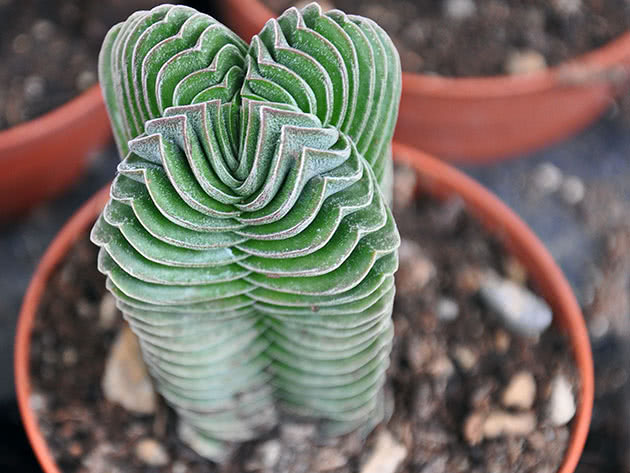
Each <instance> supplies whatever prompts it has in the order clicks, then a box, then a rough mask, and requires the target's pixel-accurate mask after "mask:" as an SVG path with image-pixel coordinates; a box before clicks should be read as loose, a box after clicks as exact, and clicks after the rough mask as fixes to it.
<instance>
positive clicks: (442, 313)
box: [435, 297, 459, 322]
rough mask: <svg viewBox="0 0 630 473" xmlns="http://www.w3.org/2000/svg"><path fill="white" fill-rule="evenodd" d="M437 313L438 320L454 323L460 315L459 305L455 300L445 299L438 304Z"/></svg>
mask: <svg viewBox="0 0 630 473" xmlns="http://www.w3.org/2000/svg"><path fill="white" fill-rule="evenodd" d="M435 311H436V312H437V316H438V319H440V320H442V321H444V322H452V321H453V320H455V319H456V318H457V316H458V315H459V305H458V304H457V302H455V301H454V300H453V299H450V298H448V297H443V298H441V299H440V300H439V301H438V302H437V306H436V308H435Z"/></svg>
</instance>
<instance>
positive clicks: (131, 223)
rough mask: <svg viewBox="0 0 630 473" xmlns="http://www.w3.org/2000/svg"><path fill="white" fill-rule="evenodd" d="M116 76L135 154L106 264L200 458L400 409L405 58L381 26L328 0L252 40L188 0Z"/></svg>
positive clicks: (120, 191)
mask: <svg viewBox="0 0 630 473" xmlns="http://www.w3.org/2000/svg"><path fill="white" fill-rule="evenodd" d="M100 79H101V83H102V85H103V88H104V94H105V97H106V102H107V106H108V111H109V114H110V118H111V121H112V125H113V128H114V132H115V136H116V141H117V143H118V147H119V150H120V152H121V155H123V156H124V160H123V161H122V162H121V163H120V165H119V167H118V176H117V177H116V179H115V180H114V182H113V184H112V188H111V199H110V201H109V202H108V204H107V206H106V207H105V210H104V211H103V214H102V215H101V217H100V218H99V220H98V221H97V223H96V225H95V227H94V229H93V232H92V239H93V241H94V242H95V243H96V244H98V245H99V246H101V251H100V253H99V262H98V263H99V269H100V270H101V271H102V272H103V273H105V274H106V275H107V287H108V289H109V290H110V291H111V292H112V293H113V294H114V295H115V297H116V299H117V303H118V306H119V307H120V309H121V310H122V312H123V314H124V316H125V318H126V319H127V320H128V321H129V324H130V325H131V327H132V329H133V330H134V332H135V333H136V334H137V335H138V337H139V340H140V344H141V347H142V351H143V356H144V358H145V361H146V362H147V365H148V367H149V369H150V372H151V374H152V376H153V378H154V380H155V383H156V385H157V388H158V390H159V391H160V393H161V394H162V395H163V396H164V398H165V399H166V400H167V401H168V402H169V403H170V404H171V405H172V406H173V407H174V408H175V409H176V411H177V412H178V414H179V416H180V420H181V422H180V434H181V436H182V437H183V438H184V440H186V441H187V442H188V443H189V444H191V446H193V448H195V449H196V450H197V451H199V452H200V453H201V454H203V455H205V456H207V457H210V458H214V459H222V458H223V457H224V455H225V454H226V453H227V451H228V448H227V447H228V446H230V445H231V444H233V443H235V442H240V441H244V440H248V439H252V438H255V437H257V436H259V435H261V434H262V433H264V432H266V431H268V430H269V429H271V428H273V427H274V426H275V424H276V423H277V419H278V416H279V415H280V414H283V415H291V416H296V417H299V418H309V419H313V420H316V421H318V422H319V425H320V426H321V430H322V433H324V434H327V435H337V434H341V433H345V432H348V431H351V430H354V429H357V428H364V429H365V430H366V431H367V430H369V429H370V428H371V427H372V426H373V425H375V424H376V423H378V422H380V420H382V418H383V416H384V406H383V394H382V392H383V389H382V388H383V384H384V382H385V370H386V368H387V365H388V362H389V352H390V350H391V341H392V336H393V327H392V322H391V312H392V305H393V298H394V291H395V288H394V278H393V273H394V272H395V271H396V268H397V264H398V261H397V251H396V249H397V247H398V244H399V237H398V233H397V230H396V226H395V223H394V221H393V218H392V214H391V211H390V210H389V207H388V205H387V198H386V197H384V195H385V194H384V193H383V189H384V190H385V192H388V191H389V190H390V189H391V188H390V185H391V179H390V177H391V165H392V164H391V159H390V154H391V153H390V148H391V136H392V133H393V126H394V123H395V119H396V114H397V107H398V100H399V96H400V66H399V61H398V56H397V53H396V51H395V49H394V47H393V45H392V43H391V41H390V40H389V38H388V37H387V36H386V34H385V33H384V32H383V31H382V30H381V29H380V28H379V27H378V26H377V25H376V24H375V23H374V22H372V21H371V20H367V19H364V18H360V17H354V16H347V15H345V14H343V13H342V12H339V11H331V12H328V13H326V14H324V13H322V11H321V9H320V8H319V7H318V6H317V5H315V4H313V5H310V6H308V7H306V8H305V9H304V10H302V12H299V11H298V10H296V9H290V10H288V11H287V12H285V13H284V14H283V15H282V16H281V17H280V18H279V19H278V20H277V21H276V20H270V21H269V22H268V23H267V25H266V26H265V28H264V29H263V30H262V31H261V33H260V34H259V35H257V36H255V37H254V38H253V39H252V43H251V45H250V46H249V48H248V47H247V46H246V45H245V44H244V43H243V42H242V41H241V40H240V39H239V38H238V37H236V36H235V35H234V34H233V33H232V32H230V31H229V30H228V29H227V28H225V27H224V26H223V25H221V24H219V23H218V22H216V21H215V20H214V19H212V18H210V17H209V16H207V15H203V14H200V13H197V12H196V11H195V10H193V9H190V8H187V7H179V6H160V7H156V8H155V9H153V10H151V11H149V12H146V11H143V12H137V13H135V14H134V15H132V16H131V17H130V18H129V19H128V20H127V21H126V22H124V23H121V24H119V25H116V26H115V27H114V28H112V30H111V31H110V32H109V34H108V36H107V38H106V40H105V43H104V45H103V49H102V52H101V57H100Z"/></svg>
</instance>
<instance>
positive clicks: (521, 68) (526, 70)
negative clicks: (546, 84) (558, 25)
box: [505, 49, 547, 75]
mask: <svg viewBox="0 0 630 473" xmlns="http://www.w3.org/2000/svg"><path fill="white" fill-rule="evenodd" d="M546 67H547V61H546V60H545V56H543V55H542V54H540V53H539V52H538V51H534V50H531V49H529V50H525V51H514V52H512V53H511V54H510V55H509V56H508V58H507V60H506V63H505V72H507V73H508V74H510V75H518V74H531V73H533V72H537V71H541V70H543V69H545V68H546Z"/></svg>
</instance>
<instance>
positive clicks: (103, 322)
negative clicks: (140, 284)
mask: <svg viewBox="0 0 630 473" xmlns="http://www.w3.org/2000/svg"><path fill="white" fill-rule="evenodd" d="M116 320H118V308H117V307H116V299H115V298H114V296H113V295H112V294H110V293H109V292H107V293H105V295H104V296H103V298H102V299H101V303H100V304H99V306H98V324H99V325H100V326H101V327H102V328H105V329H108V328H112V327H113V326H114V324H115V323H116Z"/></svg>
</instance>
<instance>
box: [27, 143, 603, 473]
mask: <svg viewBox="0 0 630 473" xmlns="http://www.w3.org/2000/svg"><path fill="white" fill-rule="evenodd" d="M394 156H395V157H396V161H398V162H401V163H407V164H408V165H410V166H412V167H413V168H414V169H415V170H416V172H417V173H418V191H421V192H427V193H429V194H431V195H434V196H436V197H440V198H444V197H447V196H449V195H457V196H459V197H460V198H461V199H463V201H464V202H465V203H466V206H467V208H468V210H469V211H470V212H472V213H473V215H475V216H477V217H478V218H480V219H481V221H482V222H484V223H485V224H486V225H487V227H488V229H489V230H490V231H491V232H492V233H493V234H495V235H496V236H498V237H499V238H500V239H501V240H502V241H503V242H504V243H505V244H506V245H507V248H508V249H509V250H511V251H512V252H514V254H515V255H517V256H518V257H519V259H520V261H522V263H523V264H524V265H525V267H526V268H527V270H528V272H529V274H530V275H531V277H532V279H533V281H534V283H535V284H536V286H537V287H538V288H539V290H540V292H541V294H542V295H543V296H544V297H545V299H546V300H547V302H548V303H549V304H550V305H551V307H552V308H553V312H554V320H555V322H556V324H557V326H558V327H560V328H561V329H562V330H565V331H566V333H567V335H568V337H569V340H570V344H571V346H572V348H573V352H574V357H575V363H576V365H577V368H578V372H579V375H580V392H579V397H578V400H579V403H578V408H577V413H576V415H575V419H574V422H573V431H572V434H571V442H570V444H569V447H568V449H567V452H566V456H565V459H564V462H563V465H562V467H561V468H560V470H559V471H558V473H572V472H573V471H574V470H575V467H576V465H577V463H578V460H579V458H580V454H581V452H582V449H583V447H584V442H585V440H586V436H587V433H588V429H589V424H590V420H591V412H592V408H593V389H594V383H593V359H592V355H591V347H590V344H589V339H588V335H587V331H586V327H585V325H584V319H583V317H582V313H581V312H580V308H579V306H578V304H577V301H576V299H575V296H574V295H573V292H572V291H571V288H570V286H569V284H568V282H567V281H566V279H565V278H564V275H563V274H562V271H560V269H559V268H558V266H557V265H556V263H555V262H554V261H553V259H552V257H551V255H550V254H549V252H548V251H547V250H546V249H545V247H544V246H543V244H542V243H541V242H540V240H538V238H537V237H536V236H535V235H534V234H533V233H532V231H531V230H530V229H529V228H528V227H527V225H525V224H524V223H523V221H522V220H521V219H520V218H519V217H517V216H516V215H515V214H514V213H513V212H512V211H511V210H510V209H509V208H508V207H507V206H506V205H505V204H503V203H502V202H501V201H499V199H498V198H497V197H495V196H494V195H493V194H492V193H490V192H489V191H488V190H486V189H485V188H484V187H482V186H481V185H480V184H478V183H477V182H475V181H473V180H472V179H470V178H469V177H467V176H465V175H464V174H462V173H461V172H460V171H457V170H456V169H454V168H453V167H451V166H450V165H448V164H445V163H443V162H441V161H439V160H437V159H436V158H433V157H431V156H428V155H426V154H424V153H421V152H419V151H416V150H414V149H412V148H409V147H407V146H404V145H396V144H395V145H394ZM108 192H109V191H108V189H107V188H105V189H103V190H101V191H100V192H99V193H98V194H96V195H95V196H94V197H93V198H92V199H91V200H90V201H88V202H87V204H85V205H84V206H83V207H82V208H81V209H80V210H79V211H78V213H76V214H75V215H74V217H73V218H72V219H70V221H69V222H68V223H67V224H66V226H65V227H64V228H63V229H62V230H61V232H60V233H59V234H58V235H57V237H56V238H55V240H54V241H53V243H52V244H51V245H50V247H49V248H48V251H46V254H45V255H44V257H43V258H42V260H41V262H40V264H39V266H38V268H37V270H36V271H35V275H34V276H33V279H32V281H31V283H30V285H29V287H28V290H27V292H26V296H25V298H24V303H23V305H22V310H21V313H20V318H19V321H18V328H17V336H16V343H15V381H16V386H17V397H18V404H19V407H20V412H21V414H22V420H23V422H24V426H25V428H26V432H27V435H28V438H29V439H30V442H31V445H32V446H33V449H34V450H35V454H36V455H37V458H38V459H39V462H40V464H41V465H42V467H43V469H44V471H45V473H61V471H60V470H59V467H58V466H57V465H56V463H55V460H54V458H53V456H52V454H51V452H50V449H49V448H48V446H47V444H46V440H45V438H44V436H43V434H42V431H41V430H40V427H39V424H38V420H37V416H36V414H35V412H34V411H33V409H32V408H31V406H30V403H29V397H30V393H31V372H30V367H29V353H30V343H31V334H32V330H33V325H34V322H35V317H36V315H37V312H38V308H39V305H40V303H41V298H42V295H43V293H44V290H45V288H46V285H47V283H48V279H49V278H50V276H51V274H52V273H53V271H54V269H55V267H56V266H57V265H58V264H59V263H60V262H61V261H62V260H63V259H64V258H66V256H67V254H68V251H70V249H71V248H72V245H73V243H74V242H75V241H76V240H77V239H79V238H81V237H82V236H83V235H84V234H85V232H87V231H88V229H89V228H90V227H91V225H92V224H93V223H94V221H95V220H96V217H97V216H98V214H99V213H100V211H101V209H102V208H103V206H104V205H105V202H106V201H107V199H108V196H109V193H108Z"/></svg>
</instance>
